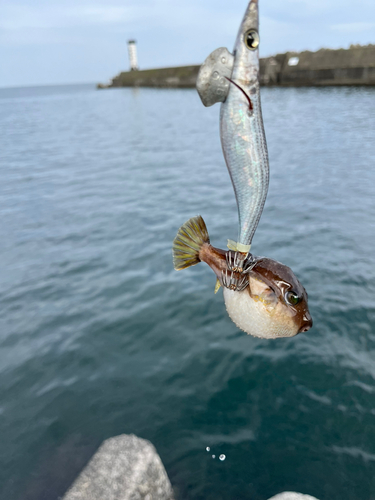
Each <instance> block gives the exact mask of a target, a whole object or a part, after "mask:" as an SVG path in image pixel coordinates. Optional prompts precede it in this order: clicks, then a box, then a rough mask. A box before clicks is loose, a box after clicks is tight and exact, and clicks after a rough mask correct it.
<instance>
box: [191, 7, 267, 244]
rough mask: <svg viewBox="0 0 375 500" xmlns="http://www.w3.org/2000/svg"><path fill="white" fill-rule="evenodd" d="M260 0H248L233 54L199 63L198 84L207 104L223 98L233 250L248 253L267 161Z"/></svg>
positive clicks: (262, 198)
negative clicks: (235, 224)
mask: <svg viewBox="0 0 375 500" xmlns="http://www.w3.org/2000/svg"><path fill="white" fill-rule="evenodd" d="M258 49H259V14H258V0H251V2H250V3H249V5H248V7H247V10H246V12H245V16H244V18H243V20H242V23H241V26H240V29H239V32H238V35H237V40H236V44H235V47H234V51H233V54H230V52H229V51H228V50H227V49H226V48H220V49H216V50H215V51H214V52H212V54H210V55H209V56H208V58H207V59H206V61H205V62H204V63H203V65H202V66H201V68H200V71H199V74H198V78H197V90H198V93H199V95H200V98H201V100H202V102H203V104H204V105H205V106H212V105H213V104H215V103H216V102H221V103H222V104H221V113H220V137H221V144H222V148H223V153H224V158H225V161H226V164H227V168H228V171H229V174H230V177H231V180H232V184H233V188H234V192H235V195H236V200H237V207H238V215H239V231H238V241H237V242H233V241H231V240H229V242H228V246H229V248H230V249H232V250H237V251H239V252H243V253H247V252H249V250H250V246H251V242H252V239H253V236H254V233H255V230H256V228H257V226H258V223H259V219H260V216H261V215H262V211H263V207H264V203H265V201H266V197H267V191H268V183H269V163H268V152H267V144H266V138H265V134H264V127H263V119H262V110H261V104H260V86H259V50H258Z"/></svg>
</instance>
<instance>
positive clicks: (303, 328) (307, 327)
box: [298, 314, 313, 333]
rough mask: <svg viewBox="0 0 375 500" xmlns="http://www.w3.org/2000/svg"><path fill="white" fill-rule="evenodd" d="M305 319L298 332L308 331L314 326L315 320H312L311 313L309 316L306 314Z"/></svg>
mask: <svg viewBox="0 0 375 500" xmlns="http://www.w3.org/2000/svg"><path fill="white" fill-rule="evenodd" d="M303 319H304V321H303V323H302V325H301V327H300V329H299V330H298V333H303V332H307V331H309V330H310V328H311V327H312V326H313V320H312V318H311V316H310V314H309V315H308V316H307V315H305V316H304V318H303Z"/></svg>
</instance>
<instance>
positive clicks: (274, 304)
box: [173, 216, 312, 339]
mask: <svg viewBox="0 0 375 500" xmlns="http://www.w3.org/2000/svg"><path fill="white" fill-rule="evenodd" d="M226 253H227V252H226V251H224V250H221V249H219V248H215V247H213V246H212V245H211V244H210V239H209V236H208V232H207V228H206V225H205V223H204V220H203V219H202V217H201V216H197V217H193V218H192V219H190V220H188V221H187V222H186V223H185V224H184V225H183V226H182V227H181V228H180V229H179V231H178V233H177V236H176V238H175V240H174V242H173V261H174V267H175V269H176V270H178V271H179V270H181V269H186V268H187V267H190V266H194V265H196V264H198V263H199V262H206V264H208V265H209V266H210V267H211V269H212V270H213V271H214V273H215V275H216V277H217V279H218V281H219V282H220V284H221V285H222V286H223V273H225V272H226V270H227V260H226ZM254 262H255V263H254V265H253V266H252V267H251V270H250V271H249V272H248V273H247V275H246V279H247V281H248V285H247V286H246V288H245V289H244V290H243V291H238V290H231V289H229V288H227V287H225V286H223V294H224V301H225V306H226V309H227V312H228V315H229V317H230V318H231V320H232V321H233V322H234V323H235V324H236V325H237V326H238V328H240V329H241V330H243V331H244V332H246V333H248V334H250V335H253V336H254V337H261V338H264V339H275V338H280V337H293V336H295V335H297V334H298V333H301V332H306V331H307V330H309V329H310V328H311V327H312V319H311V315H310V312H309V309H308V304H307V301H308V298H307V293H306V290H305V289H304V287H303V286H302V285H301V283H300V282H299V281H298V279H297V277H296V276H295V274H294V273H293V271H292V270H291V269H290V268H289V267H287V266H285V265H284V264H281V263H280V262H277V261H275V260H273V259H268V258H265V257H255V259H254Z"/></svg>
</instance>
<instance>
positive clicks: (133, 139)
mask: <svg viewBox="0 0 375 500" xmlns="http://www.w3.org/2000/svg"><path fill="white" fill-rule="evenodd" d="M262 98H263V108H264V120H265V127H266V133H267V139H268V145H269V151H270V159H271V183H270V191H269V196H268V199H267V203H266V207H265V211H264V214H263V216H262V219H261V222H260V225H259V228H258V230H257V233H256V235H255V239H254V244H253V250H254V252H255V253H256V254H258V255H266V256H268V257H271V258H274V259H277V260H280V261H282V262H283V263H285V264H287V265H289V266H290V267H292V268H293V270H294V271H295V273H296V274H297V276H298V277H299V278H300V279H301V281H302V282H303V284H304V285H305V287H306V288H307V290H308V292H309V297H310V309H311V312H312V315H313V318H314V327H313V329H312V330H310V331H309V332H308V333H306V334H301V335H299V336H297V337H296V338H292V339H279V340H277V341H266V340H260V339H255V338H252V337H248V336H246V335H245V334H244V333H242V332H240V331H238V330H237V329H236V327H235V325H234V324H233V323H232V322H231V321H230V320H229V318H228V317H227V315H226V312H225V308H224V305H223V299H222V294H221V292H220V293H218V294H217V295H214V293H213V290H214V285H215V278H214V275H213V273H212V272H211V270H210V269H209V268H208V267H207V266H204V265H203V264H202V265H199V266H196V267H194V268H192V269H188V270H186V271H183V272H180V273H177V272H175V271H174V270H173V267H172V260H171V243H172V240H173V238H174V236H175V233H176V231H177V229H178V227H179V226H180V225H181V224H182V223H183V222H185V220H187V219H188V218H189V217H191V216H194V215H196V214H201V215H202V216H203V217H204V218H205V220H206V223H207V226H208V228H209V231H210V235H211V241H212V242H213V244H214V245H216V246H219V247H220V246H221V247H222V248H225V244H226V239H227V238H235V237H236V234H237V213H236V207H235V201H234V195H233V192H232V187H231V184H230V182H229V177H228V174H227V171H226V169H225V165H224V161H223V157H222V153H221V149H220V143H219V132H218V128H219V126H218V112H219V109H218V107H213V108H210V109H205V108H204V107H203V106H202V105H201V103H200V101H199V98H198V96H197V94H196V92H195V91H193V90H156V89H155V90H153V89H139V90H132V89H114V90H106V91H96V90H95V89H94V88H93V87H91V86H80V87H55V88H35V89H13V90H2V91H1V92H0V132H1V133H0V156H1V167H0V168H1V184H0V213H1V219H0V220H1V222H0V238H1V245H0V262H1V273H0V311H1V315H0V321H1V328H0V384H1V398H0V405H1V407H0V433H1V435H0V442H1V447H0V482H1V483H0V484H1V487H0V490H1V492H2V493H1V499H6V500H10V499H15V500H21V499H22V500H44V499H45V500H51V499H52V500H53V499H57V498H58V497H59V496H61V495H62V494H63V493H64V492H65V490H66V489H67V488H68V486H69V485H70V483H71V482H72V480H73V479H74V477H75V476H76V475H77V474H78V472H79V471H80V469H81V468H82V467H83V465H84V464H85V463H86V462H87V460H88V459H89V458H90V456H91V454H92V453H93V452H94V450H95V449H96V448H97V446H98V445H99V444H100V442H101V441H102V440H103V439H105V438H108V437H110V436H114V435H117V434H121V433H135V434H137V435H139V436H141V437H144V438H147V439H150V440H151V441H152V442H153V443H154V444H155V446H156V447H157V449H158V451H159V453H160V455H161V457H162V459H163V461H164V463H165V466H166V469H167V471H168V473H169V476H170V478H171V480H172V483H173V485H174V487H175V489H176V493H177V495H178V498H179V499H181V500H188V499H189V500H190V499H191V500H213V499H215V500H234V499H236V500H245V499H251V500H265V499H267V498H268V497H270V496H271V495H273V494H276V493H278V492H280V491H283V490H295V491H301V492H303V493H309V494H311V495H315V496H316V497H318V498H319V499H320V500H331V499H333V498H334V499H336V498H340V500H353V498H355V499H356V500H369V499H374V498H375V251H374V248H375V224H374V221H375V89H373V88H367V89H366V88H362V89H361V88H326V89H324V88H322V89H314V88H311V89H277V88H274V89H263V91H262ZM207 446H208V447H210V448H211V451H210V452H209V453H208V452H207V451H206V447H207ZM220 454H225V455H226V460H225V461H220V460H218V458H217V457H218V455H220ZM211 455H216V458H215V459H213V458H212V456H211Z"/></svg>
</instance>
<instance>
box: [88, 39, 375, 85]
mask: <svg viewBox="0 0 375 500" xmlns="http://www.w3.org/2000/svg"><path fill="white" fill-rule="evenodd" d="M199 68H200V66H199V65H197V66H181V67H176V68H157V69H148V70H141V71H125V72H121V73H120V74H119V75H117V76H115V77H114V78H113V79H112V80H111V82H110V83H109V84H106V85H104V84H99V85H98V88H108V87H175V88H183V87H185V88H192V87H195V82H196V78H197V74H198V71H199ZM260 82H261V84H262V85H280V86H317V85H375V45H367V46H359V45H358V46H357V45H355V46H353V45H352V46H351V47H350V48H349V49H337V50H332V49H321V50H318V51H317V52H310V51H304V52H286V53H284V54H277V55H275V56H271V57H266V58H261V59H260Z"/></svg>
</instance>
